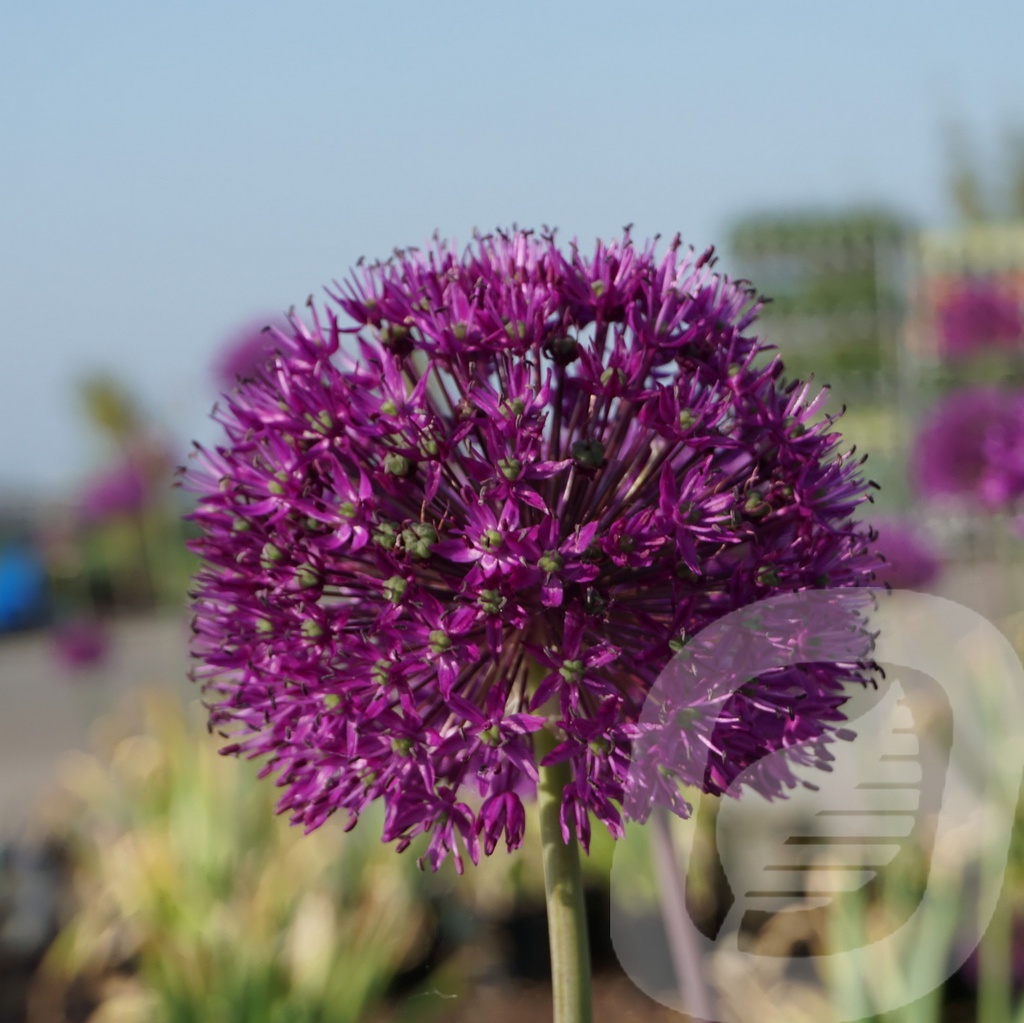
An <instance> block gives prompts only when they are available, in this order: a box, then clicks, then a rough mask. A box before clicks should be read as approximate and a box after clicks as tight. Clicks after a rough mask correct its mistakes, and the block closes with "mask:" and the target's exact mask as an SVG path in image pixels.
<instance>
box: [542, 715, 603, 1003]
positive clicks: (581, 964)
mask: <svg viewBox="0 0 1024 1023" xmlns="http://www.w3.org/2000/svg"><path fill="white" fill-rule="evenodd" d="M534 743H535V755H536V757H537V760H538V762H539V761H540V760H541V759H542V758H543V757H544V756H546V755H547V754H548V753H549V752H550V751H551V749H552V748H553V747H554V745H555V741H554V738H553V736H552V735H551V732H550V731H549V730H548V729H547V728H542V729H541V730H540V731H539V732H535V733H534ZM538 770H539V771H540V784H539V785H538V787H537V803H538V806H539V810H540V840H541V846H542V850H543V856H544V892H545V896H546V898H547V909H548V936H549V937H548V940H549V944H550V947H551V987H552V992H553V996H554V1020H555V1023H590V1020H591V1014H590V945H589V942H588V940H587V918H586V914H585V912H584V905H583V875H582V873H581V872H580V854H579V847H578V844H577V842H576V836H575V835H572V834H570V836H569V841H568V842H564V841H563V840H562V824H561V820H560V813H561V808H562V793H563V791H564V790H565V786H566V785H567V784H568V783H569V781H570V780H571V773H570V769H569V763H568V761H562V763H560V764H553V765H552V766H551V767H540V768H538Z"/></svg>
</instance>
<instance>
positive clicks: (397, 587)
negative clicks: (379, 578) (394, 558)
mask: <svg viewBox="0 0 1024 1023" xmlns="http://www.w3.org/2000/svg"><path fill="white" fill-rule="evenodd" d="M408 588H409V583H408V581H407V580H405V579H403V578H402V577H401V576H400V575H393V576H392V577H391V578H390V579H389V580H388V581H387V582H386V583H385V584H384V596H385V597H387V599H388V600H390V601H391V603H392V604H398V603H401V600H402V597H404V596H405V591H406V590H407V589H408Z"/></svg>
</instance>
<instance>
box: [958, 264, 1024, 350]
mask: <svg viewBox="0 0 1024 1023" xmlns="http://www.w3.org/2000/svg"><path fill="white" fill-rule="evenodd" d="M938 317H939V338H940V341H941V344H942V351H943V353H944V354H945V355H948V356H949V357H951V358H962V357H964V356H969V355H976V354H978V353H979V352H983V351H985V350H987V349H992V348H1007V347H1018V346H1022V345H1024V309H1022V307H1021V302H1020V301H1019V300H1018V299H1017V298H1015V297H1014V296H1013V295H1009V294H1007V293H1006V291H1005V289H1002V288H1000V287H998V286H997V285H996V284H994V283H993V282H991V281H984V280H975V281H966V282H963V283H961V284H960V285H959V286H958V287H957V288H956V290H954V291H953V293H952V294H951V295H950V296H949V297H948V298H947V299H946V301H945V302H944V303H943V305H942V307H941V308H940V309H939V313H938Z"/></svg>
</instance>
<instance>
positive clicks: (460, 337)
mask: <svg viewBox="0 0 1024 1023" xmlns="http://www.w3.org/2000/svg"><path fill="white" fill-rule="evenodd" d="M468 332H469V328H468V327H467V326H466V324H464V323H453V324H452V333H453V334H454V335H455V340H456V341H465V340H466V334H467V333H468Z"/></svg>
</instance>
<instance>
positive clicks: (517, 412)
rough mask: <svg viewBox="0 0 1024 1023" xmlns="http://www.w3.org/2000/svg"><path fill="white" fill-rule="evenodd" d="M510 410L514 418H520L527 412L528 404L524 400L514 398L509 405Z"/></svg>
mask: <svg viewBox="0 0 1024 1023" xmlns="http://www.w3.org/2000/svg"><path fill="white" fill-rule="evenodd" d="M508 409H509V411H510V412H511V413H512V415H513V416H515V417H516V418H518V417H519V416H521V415H522V414H523V413H524V412H525V411H526V402H525V401H523V399H522V398H513V399H512V400H511V401H510V402H509V403H508Z"/></svg>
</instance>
